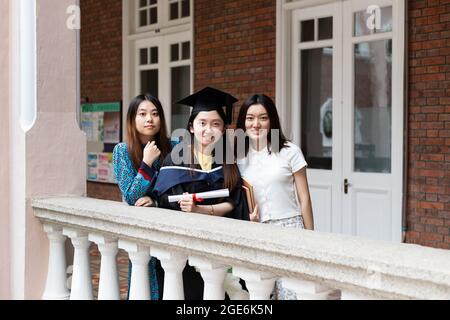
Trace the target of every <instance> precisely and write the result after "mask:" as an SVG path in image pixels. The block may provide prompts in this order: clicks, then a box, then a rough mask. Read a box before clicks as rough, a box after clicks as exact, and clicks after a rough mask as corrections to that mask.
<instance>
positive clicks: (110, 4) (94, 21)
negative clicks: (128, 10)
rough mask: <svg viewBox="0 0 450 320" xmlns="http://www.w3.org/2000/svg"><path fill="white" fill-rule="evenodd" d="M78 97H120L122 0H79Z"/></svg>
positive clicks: (92, 99) (103, 99)
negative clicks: (79, 69) (79, 86)
mask: <svg viewBox="0 0 450 320" xmlns="http://www.w3.org/2000/svg"><path fill="white" fill-rule="evenodd" d="M80 7H81V96H82V97H88V98H89V101H90V102H111V101H120V100H122V1H121V0H81V1H80Z"/></svg>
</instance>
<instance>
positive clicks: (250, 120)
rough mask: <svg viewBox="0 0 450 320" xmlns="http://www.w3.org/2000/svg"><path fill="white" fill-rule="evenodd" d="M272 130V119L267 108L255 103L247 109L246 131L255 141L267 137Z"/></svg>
mask: <svg viewBox="0 0 450 320" xmlns="http://www.w3.org/2000/svg"><path fill="white" fill-rule="evenodd" d="M269 130H270V119H269V114H268V113H267V110H266V108H264V107H263V106H262V105H261V104H254V105H252V106H250V107H249V108H248V110H247V115H246V117H245V131H246V133H247V135H248V136H249V138H250V139H251V140H254V141H259V140H261V139H265V138H266V137H267V134H268V133H269Z"/></svg>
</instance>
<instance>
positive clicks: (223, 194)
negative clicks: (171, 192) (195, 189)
mask: <svg viewBox="0 0 450 320" xmlns="http://www.w3.org/2000/svg"><path fill="white" fill-rule="evenodd" d="M189 196H191V197H193V198H195V199H196V200H197V201H198V202H201V201H203V200H205V199H214V198H227V197H229V196H230V190H228V189H220V190H213V191H207V192H200V193H194V194H180V195H176V196H169V202H178V201H180V200H181V199H183V198H185V197H189Z"/></svg>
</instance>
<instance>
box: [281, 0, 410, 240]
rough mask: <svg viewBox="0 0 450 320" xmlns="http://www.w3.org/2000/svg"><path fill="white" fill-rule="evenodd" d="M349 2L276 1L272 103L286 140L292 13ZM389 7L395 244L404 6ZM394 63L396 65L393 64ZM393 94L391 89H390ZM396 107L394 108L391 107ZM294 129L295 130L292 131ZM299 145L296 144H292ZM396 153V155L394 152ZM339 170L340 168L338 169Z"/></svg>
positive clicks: (400, 194) (400, 181) (400, 213)
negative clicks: (390, 8) (274, 97)
mask: <svg viewBox="0 0 450 320" xmlns="http://www.w3.org/2000/svg"><path fill="white" fill-rule="evenodd" d="M346 1H351V0H297V1H296V0H292V1H289V0H277V4H276V6H277V8H276V14H277V38H276V103H277V106H278V110H279V113H280V118H281V119H280V120H281V123H282V126H283V128H285V131H286V135H287V136H288V138H291V139H292V138H293V137H294V136H293V131H294V128H293V123H292V122H291V119H292V118H293V113H294V110H292V109H293V108H292V107H291V105H293V104H292V100H291V97H292V92H291V91H292V90H291V79H292V65H291V57H292V49H291V48H292V32H291V24H292V12H293V11H294V10H295V9H300V8H310V7H317V6H321V5H324V4H331V3H337V2H339V3H343V2H346ZM388 1H389V2H391V3H392V7H393V30H394V31H393V33H394V35H393V69H392V83H393V84H395V85H396V89H395V90H396V91H395V92H398V94H394V95H393V99H392V108H393V110H394V108H397V109H398V110H397V111H398V112H393V113H392V123H393V124H394V123H395V124H396V125H395V126H394V125H393V126H392V147H391V148H392V152H396V151H398V150H401V153H402V155H401V156H398V157H396V159H395V160H394V159H392V171H391V172H392V173H391V174H392V201H393V206H392V210H393V213H392V216H393V223H392V234H393V238H394V241H395V242H401V241H402V231H403V230H402V225H403V224H404V222H403V221H402V220H403V217H404V212H405V210H406V207H405V201H404V199H405V197H406V194H405V190H404V189H405V188H404V183H405V182H404V175H405V170H404V166H405V163H406V160H405V155H406V153H405V148H406V147H407V145H406V143H405V134H404V128H405V125H406V124H405V119H404V117H405V114H406V110H405V97H404V90H405V89H406V88H407V86H406V85H407V84H406V82H405V76H404V74H405V70H406V61H407V59H406V57H405V53H406V49H405V39H406V33H405V31H406V28H405V23H406V22H405V21H406V5H405V1H404V0H388ZM394 61H395V62H396V63H394ZM392 90H393V92H394V87H393V89H392ZM395 106H397V107H395ZM296 130H298V128H296ZM294 142H296V143H299V141H295V140H294ZM397 153H398V152H397ZM341 170H342V169H341Z"/></svg>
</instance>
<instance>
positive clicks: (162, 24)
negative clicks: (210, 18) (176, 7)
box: [128, 0, 194, 33]
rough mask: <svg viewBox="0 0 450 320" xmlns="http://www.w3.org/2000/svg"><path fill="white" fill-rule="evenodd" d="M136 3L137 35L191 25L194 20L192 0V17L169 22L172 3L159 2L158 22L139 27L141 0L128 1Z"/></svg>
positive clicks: (191, 1)
mask: <svg viewBox="0 0 450 320" xmlns="http://www.w3.org/2000/svg"><path fill="white" fill-rule="evenodd" d="M128 1H133V2H134V30H135V33H141V32H148V31H155V30H160V29H163V28H167V27H174V26H178V25H184V24H187V23H190V22H191V21H192V20H193V18H192V15H193V11H192V9H193V2H194V0H190V16H189V17H184V18H180V19H175V20H169V16H170V7H169V5H170V3H169V1H167V0H158V2H157V5H156V8H157V11H158V14H157V17H158V22H157V23H155V24H152V25H147V26H142V27H141V26H139V11H140V10H139V0H128Z"/></svg>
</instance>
